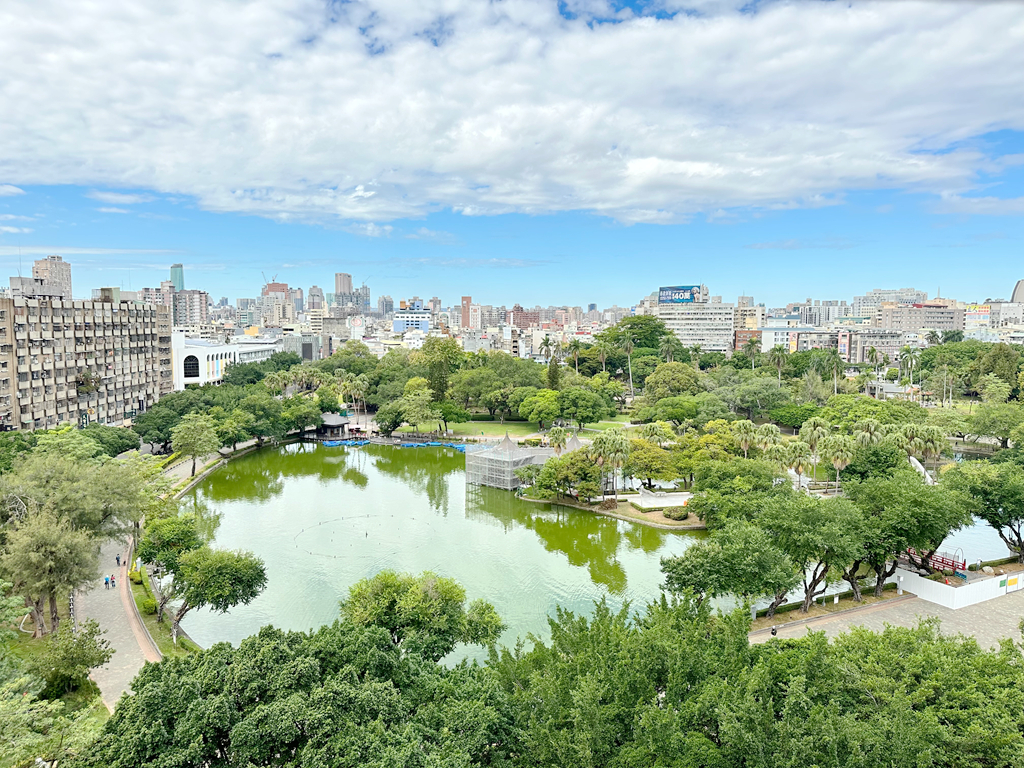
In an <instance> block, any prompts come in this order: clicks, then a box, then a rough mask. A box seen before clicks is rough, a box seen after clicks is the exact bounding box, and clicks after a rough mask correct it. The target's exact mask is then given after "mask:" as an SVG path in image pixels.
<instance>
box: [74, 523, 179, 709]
mask: <svg viewBox="0 0 1024 768" xmlns="http://www.w3.org/2000/svg"><path fill="white" fill-rule="evenodd" d="M127 551H128V547H127V545H126V544H125V543H124V542H120V541H108V542H107V543H106V544H104V545H103V547H102V548H101V549H100V568H101V569H102V570H103V572H104V573H105V574H106V575H107V576H109V575H110V574H112V573H116V574H117V589H104V588H103V576H100V578H99V579H97V580H96V582H95V583H94V584H93V585H92V588H91V589H89V591H88V592H86V591H84V590H83V591H82V592H79V593H78V595H77V596H76V599H75V607H76V609H77V611H78V617H79V619H80V620H84V619H93V620H95V621H96V622H97V623H98V624H99V625H100V627H101V628H102V629H104V630H106V635H104V637H105V638H106V640H107V641H108V642H109V643H110V646H111V647H112V648H113V649H114V656H113V658H111V660H110V662H109V663H107V665H106V666H103V667H100V668H98V669H94V670H93V672H92V675H91V677H92V679H93V680H95V681H96V685H98V686H99V688H100V693H101V694H102V696H103V703H104V704H106V705H107V709H109V710H111V711H113V709H114V705H115V704H116V703H117V701H118V699H120V698H121V694H123V693H124V692H125V691H130V690H131V682H132V679H133V678H134V677H135V675H136V674H137V673H138V671H139V670H140V669H142V665H143V664H145V663H146V662H147V661H159V660H160V653H159V652H158V651H157V649H156V648H154V647H153V643H152V641H151V640H150V639H149V636H148V635H147V634H146V630H145V628H144V627H143V626H142V625H141V624H140V623H139V622H138V620H137V619H136V617H135V613H134V612H133V611H129V610H128V609H127V605H128V601H129V600H131V599H132V596H131V592H130V591H129V589H128V566H127V563H124V556H125V553H126V552H127ZM117 554H120V555H121V560H122V565H121V567H120V568H118V567H117V562H116V561H115V555H117Z"/></svg>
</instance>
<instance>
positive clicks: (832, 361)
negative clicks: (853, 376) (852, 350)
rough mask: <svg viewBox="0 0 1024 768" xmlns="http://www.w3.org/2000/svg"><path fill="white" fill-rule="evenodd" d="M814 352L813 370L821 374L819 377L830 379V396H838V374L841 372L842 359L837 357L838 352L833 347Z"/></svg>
mask: <svg viewBox="0 0 1024 768" xmlns="http://www.w3.org/2000/svg"><path fill="white" fill-rule="evenodd" d="M814 351H815V353H816V354H815V358H814V363H813V366H814V369H815V370H816V371H817V372H818V373H819V374H821V376H822V377H823V378H824V377H826V376H827V377H828V378H830V379H832V394H834V395H838V394H839V374H840V372H841V371H842V370H843V364H844V363H843V358H842V357H840V355H839V350H838V349H835V348H833V347H829V348H828V349H818V350H814Z"/></svg>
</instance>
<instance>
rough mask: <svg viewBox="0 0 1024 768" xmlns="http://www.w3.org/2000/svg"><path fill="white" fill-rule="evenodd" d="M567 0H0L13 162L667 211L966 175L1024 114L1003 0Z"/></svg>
mask: <svg viewBox="0 0 1024 768" xmlns="http://www.w3.org/2000/svg"><path fill="white" fill-rule="evenodd" d="M751 5H753V7H754V8H755V10H753V11H750V10H746V11H742V10H741V9H742V8H744V7H748V8H749V7H750V6H751ZM566 7H568V8H569V10H570V11H571V12H572V13H573V14H576V18H574V19H566V18H563V17H562V16H561V15H560V14H559V12H558V4H557V3H556V2H555V1H554V0H505V1H504V2H491V3H482V2H479V1H478V0H422V2H419V3H409V2H406V1H404V0H362V1H359V0H355V1H354V2H349V3H340V2H339V3H327V2H324V0H262V1H261V2H259V3H248V4H238V3H235V2H225V1H224V0H179V2H177V3H175V4H172V5H166V4H164V5H159V4H157V5H140V6H138V7H136V8H133V10H132V12H131V13H130V14H128V13H125V12H123V10H122V9H120V8H119V7H118V6H117V5H116V4H109V3H78V4H73V5H68V4H67V3H63V2H59V0H37V1H36V2H34V3H31V4H23V3H19V4H10V3H8V4H5V5H3V6H0V49H2V50H4V51H5V56H6V58H7V59H9V60H17V61H19V62H21V64H20V66H19V67H17V68H16V69H15V70H13V71H11V72H9V73H7V76H6V77H5V78H4V79H3V81H2V82H0V175H2V176H3V177H4V178H8V179H10V180H12V181H17V182H18V183H21V184H80V185H89V186H102V187H110V188H119V189H130V190H153V191H154V192H156V193H160V194H168V195H169V194H173V195H189V196H192V197H194V198H195V199H196V200H197V202H198V203H199V205H200V206H202V207H204V208H206V209H209V210H217V211H241V212H246V213H255V214H259V215H264V216H269V217H274V218H278V219H282V220H296V219H298V220H327V219H331V218H335V217H338V218H341V219H343V220H347V221H357V222H381V221H386V220H389V219H395V218H401V217H410V216H411V217H417V216H422V215H424V214H426V213H429V212H431V211H436V210H440V209H452V210H455V211H459V212H462V213H465V214H470V215H486V214H493V213H502V212H509V211H517V212H524V213H530V214H540V213H548V212H553V211H564V210H582V211H592V212H595V213H598V214H601V215H606V216H610V217H614V218H615V219H617V220H619V221H622V222H625V223H633V222H651V223H665V222H678V221H685V220H687V218H688V217H690V216H691V215H692V214H694V213H698V212H699V213H702V214H705V215H708V214H714V215H720V214H718V213H717V212H720V211H731V210H736V209H743V208H748V209H784V208H790V207H799V206H818V205H831V204H837V203H840V202H841V201H842V200H843V197H842V194H841V193H842V192H843V190H858V189H871V188H879V187H884V188H897V189H905V190H912V191H916V192H922V191H923V192H932V193H935V194H938V193H940V192H942V191H943V190H952V191H953V192H955V193H956V194H959V195H963V194H965V193H967V192H968V191H969V190H971V189H972V188H973V186H974V184H975V180H976V173H977V172H978V171H979V170H981V169H989V168H992V167H994V165H998V162H999V161H998V159H997V158H994V157H992V156H991V150H990V149H988V148H986V147H985V146H983V145H981V144H975V143H972V141H971V139H972V138H973V137H976V136H978V135H980V134H982V133H985V132H989V131H993V130H999V129H1016V130H1024V99H1021V98H1020V94H1021V92H1022V91H1024V15H1022V14H1021V13H1020V6H1019V4H1016V3H976V2H944V3H929V2H915V1H914V0H906V2H899V3H893V2H861V1H860V0H853V2H844V3H835V2H817V1H809V2H792V1H790V0H778V1H777V2H772V1H770V0H767V1H765V2H761V3H757V4H749V3H747V2H741V1H740V0H661V2H660V3H655V4H652V5H651V6H650V7H652V8H662V9H665V10H668V11H674V10H680V9H682V10H684V11H685V12H684V13H679V14H677V15H676V16H675V17H673V18H664V19H655V18H653V17H652V16H647V17H643V18H640V17H636V16H634V14H633V12H632V11H629V10H628V9H625V10H615V8H614V7H613V6H612V5H611V4H610V3H609V2H607V1H606V0H572V2H570V3H569V4H568V5H567V6H566ZM612 18H614V19H617V20H618V23H599V22H598V21H595V19H612ZM152 29H159V30H160V34H159V35H158V36H153V35H150V34H140V31H141V30H152ZM939 149H942V150H949V151H943V152H936V151H935V150H939ZM1004 165H1005V164H1004ZM0 189H4V187H0ZM92 197H93V198H94V199H97V200H100V201H101V202H105V203H109V204H111V205H129V204H132V203H134V202H144V200H143V199H142V198H145V197H146V196H145V195H141V194H125V193H110V192H94V193H93V194H92ZM115 198H116V199H115ZM128 198H130V199H128ZM362 234H371V232H370V231H366V232H362ZM376 234H377V235H378V236H379V235H381V234H385V233H384V232H383V231H381V232H377V233H376Z"/></svg>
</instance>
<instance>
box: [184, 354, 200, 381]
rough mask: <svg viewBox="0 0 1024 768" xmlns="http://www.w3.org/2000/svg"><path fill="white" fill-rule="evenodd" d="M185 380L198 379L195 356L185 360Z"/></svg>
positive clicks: (197, 363)
mask: <svg viewBox="0 0 1024 768" xmlns="http://www.w3.org/2000/svg"><path fill="white" fill-rule="evenodd" d="M184 367H185V378H186V379H198V378H199V358H198V357H196V356H195V355H189V356H188V357H186V358H185V366H184Z"/></svg>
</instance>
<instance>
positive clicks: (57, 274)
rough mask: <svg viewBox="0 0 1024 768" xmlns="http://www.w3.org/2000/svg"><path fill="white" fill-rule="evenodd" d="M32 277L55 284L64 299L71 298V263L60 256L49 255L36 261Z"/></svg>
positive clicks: (33, 265)
mask: <svg viewBox="0 0 1024 768" xmlns="http://www.w3.org/2000/svg"><path fill="white" fill-rule="evenodd" d="M32 277H34V278H35V279H37V280H43V281H44V282H46V283H49V284H50V285H52V286H54V288H56V289H57V290H58V291H59V295H60V297H61V298H62V299H68V300H69V301H70V300H71V265H70V264H68V263H67V262H66V261H64V259H62V258H61V257H60V256H47V257H46V258H45V259H38V260H37V261H35V262H34V263H33V264H32Z"/></svg>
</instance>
